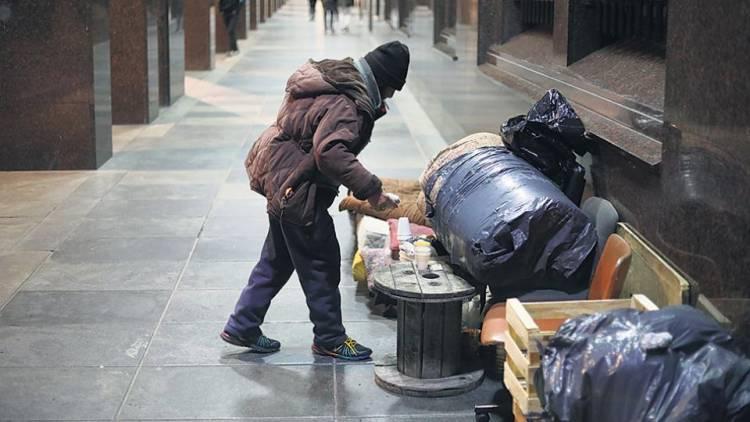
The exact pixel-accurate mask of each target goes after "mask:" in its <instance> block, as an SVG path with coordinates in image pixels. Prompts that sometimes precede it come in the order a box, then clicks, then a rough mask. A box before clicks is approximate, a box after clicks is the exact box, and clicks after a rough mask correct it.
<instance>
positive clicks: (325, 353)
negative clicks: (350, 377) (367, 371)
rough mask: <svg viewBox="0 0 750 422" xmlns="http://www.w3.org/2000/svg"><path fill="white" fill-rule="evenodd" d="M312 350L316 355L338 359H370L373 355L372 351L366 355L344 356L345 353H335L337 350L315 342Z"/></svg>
mask: <svg viewBox="0 0 750 422" xmlns="http://www.w3.org/2000/svg"><path fill="white" fill-rule="evenodd" d="M312 351H313V353H315V354H316V355H321V356H330V357H332V358H336V359H341V360H351V361H360V360H367V359H370V356H371V355H372V353H370V354H369V355H365V356H344V355H339V354H338V353H335V352H331V351H330V350H326V349H322V348H320V347H318V346H316V345H314V344H313V345H312Z"/></svg>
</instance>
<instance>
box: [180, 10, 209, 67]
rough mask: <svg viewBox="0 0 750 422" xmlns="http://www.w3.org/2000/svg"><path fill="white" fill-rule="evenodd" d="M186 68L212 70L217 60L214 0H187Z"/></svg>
mask: <svg viewBox="0 0 750 422" xmlns="http://www.w3.org/2000/svg"><path fill="white" fill-rule="evenodd" d="M184 7H185V18H184V19H185V69H186V70H211V69H213V68H214V60H215V55H216V54H215V53H216V50H215V47H214V46H215V40H214V39H215V37H216V18H215V14H216V13H217V12H216V9H215V8H214V6H213V0H185V3H184Z"/></svg>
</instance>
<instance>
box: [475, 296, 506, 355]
mask: <svg viewBox="0 0 750 422" xmlns="http://www.w3.org/2000/svg"><path fill="white" fill-rule="evenodd" d="M507 330H508V322H507V321H506V320H505V303H496V304H494V305H492V306H491V307H490V309H488V310H487V314H485V316H484V321H482V335H481V336H480V338H479V341H480V342H481V343H482V345H483V346H488V345H492V344H499V343H503V344H505V332H506V331H507Z"/></svg>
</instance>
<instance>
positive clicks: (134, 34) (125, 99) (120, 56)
mask: <svg viewBox="0 0 750 422" xmlns="http://www.w3.org/2000/svg"><path fill="white" fill-rule="evenodd" d="M157 16H158V9H157V1H156V0H110V11H109V17H110V36H111V46H110V52H111V59H112V64H111V66H112V123H113V124H138V123H148V122H151V121H152V120H154V119H155V118H156V116H158V115H159V45H158V44H159V43H158V29H157V19H156V18H157Z"/></svg>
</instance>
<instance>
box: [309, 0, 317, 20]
mask: <svg viewBox="0 0 750 422" xmlns="http://www.w3.org/2000/svg"><path fill="white" fill-rule="evenodd" d="M309 2H310V20H311V21H313V20H315V5H316V4H317V3H318V0H309Z"/></svg>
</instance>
